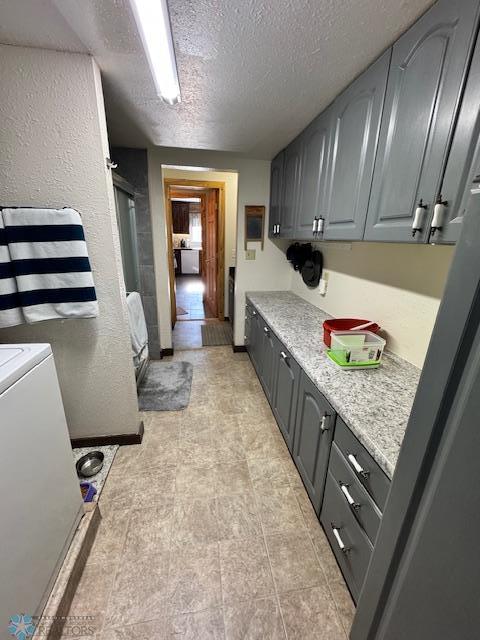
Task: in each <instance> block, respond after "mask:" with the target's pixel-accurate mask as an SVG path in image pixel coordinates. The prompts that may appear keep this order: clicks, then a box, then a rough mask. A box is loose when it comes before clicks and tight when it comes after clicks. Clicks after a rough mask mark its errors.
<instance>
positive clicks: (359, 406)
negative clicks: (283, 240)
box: [246, 291, 420, 478]
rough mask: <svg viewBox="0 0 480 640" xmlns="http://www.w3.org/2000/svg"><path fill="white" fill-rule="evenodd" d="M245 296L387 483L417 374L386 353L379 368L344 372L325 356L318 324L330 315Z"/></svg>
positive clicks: (269, 297) (289, 296) (282, 300)
mask: <svg viewBox="0 0 480 640" xmlns="http://www.w3.org/2000/svg"><path fill="white" fill-rule="evenodd" d="M246 295H247V299H248V300H250V302H251V303H252V304H253V305H254V306H255V308H256V309H257V311H258V312H259V313H260V314H261V315H262V316H263V318H264V319H265V321H266V322H267V323H268V324H269V325H270V327H271V329H272V330H273V331H274V332H275V333H276V335H277V336H278V338H279V339H280V340H281V341H282V342H283V343H284V345H285V346H286V348H287V349H288V350H289V351H290V353H291V354H292V356H293V357H294V358H295V360H296V361H297V362H298V364H299V365H300V366H301V367H302V369H303V370H304V371H305V373H306V374H307V375H308V376H309V378H310V379H311V380H312V381H313V382H314V383H315V385H316V386H317V387H318V388H319V389H320V391H321V392H322V393H323V394H324V396H325V397H326V398H327V399H328V401H329V402H330V403H331V405H332V406H333V408H334V409H335V410H336V411H337V413H339V414H340V416H341V417H342V418H343V419H344V421H345V422H346V424H347V425H348V426H349V427H350V429H351V430H352V431H353V433H354V434H355V435H356V436H357V438H358V439H359V440H360V442H361V443H362V444H363V445H364V446H365V447H366V449H368V451H369V452H370V453H371V455H372V456H373V457H374V458H375V460H376V461H377V462H378V464H379V465H380V467H381V468H382V469H383V470H384V471H385V473H386V474H387V476H388V477H389V478H391V477H392V476H393V472H394V470H395V465H396V462H397V458H398V453H399V451H400V446H401V444H402V440H403V436H404V433H405V429H406V427H407V422H408V418H409V415H410V411H411V408H412V403H413V398H414V396H415V392H416V389H417V386H418V381H419V377H420V369H418V368H417V367H415V366H414V365H413V364H410V363H409V362H407V361H406V360H403V359H402V358H400V357H398V356H396V355H394V354H393V353H390V352H389V351H388V350H385V351H384V353H383V358H382V364H381V365H380V367H379V368H378V369H371V370H365V369H362V370H358V371H344V370H342V369H340V368H339V367H338V366H337V365H335V364H334V363H333V362H331V361H330V360H329V359H328V358H327V355H326V353H325V351H326V347H325V345H324V343H323V321H324V320H326V319H328V318H330V317H331V316H329V315H328V314H327V313H325V312H324V311H322V310H321V309H318V308H317V307H315V306H313V305H312V304H310V303H309V302H306V301H305V300H303V299H302V298H300V297H299V296H297V295H295V294H294V293H291V292H289V291H265V292H264V291H262V292H249V293H247V294H246Z"/></svg>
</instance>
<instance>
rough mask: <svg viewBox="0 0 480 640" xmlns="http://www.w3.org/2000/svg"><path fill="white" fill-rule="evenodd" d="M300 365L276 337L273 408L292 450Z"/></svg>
mask: <svg viewBox="0 0 480 640" xmlns="http://www.w3.org/2000/svg"><path fill="white" fill-rule="evenodd" d="M300 371H301V369H300V366H299V365H298V363H297V362H296V361H295V360H294V359H293V358H292V356H291V355H290V354H289V352H288V351H287V350H286V349H285V347H284V346H283V344H282V343H281V342H280V340H278V338H276V337H274V378H275V381H274V390H273V395H272V403H271V404H272V410H273V413H274V415H275V418H276V420H277V424H278V426H279V429H280V431H281V432H282V435H283V437H284V439H285V442H286V443H287V446H288V449H289V450H290V452H291V451H292V450H293V436H294V432H295V413H296V409H297V399H298V385H299V382H300Z"/></svg>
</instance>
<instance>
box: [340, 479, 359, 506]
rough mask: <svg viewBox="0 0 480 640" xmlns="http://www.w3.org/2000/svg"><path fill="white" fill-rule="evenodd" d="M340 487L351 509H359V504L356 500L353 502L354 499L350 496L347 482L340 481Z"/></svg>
mask: <svg viewBox="0 0 480 640" xmlns="http://www.w3.org/2000/svg"><path fill="white" fill-rule="evenodd" d="M340 488H341V490H342V493H343V495H344V496H345V498H346V499H347V502H348V504H349V505H350V506H351V507H352V509H360V504H359V503H358V502H355V500H354V499H353V498H352V494H351V493H350V491H349V490H348V484H342V483H340Z"/></svg>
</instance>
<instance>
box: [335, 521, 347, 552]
mask: <svg viewBox="0 0 480 640" xmlns="http://www.w3.org/2000/svg"><path fill="white" fill-rule="evenodd" d="M332 533H333V535H334V536H335V540H336V541H337V544H338V547H339V549H340V551H341V552H342V553H348V551H350V549H349V548H348V547H346V546H345V543H344V542H343V540H342V538H341V536H340V532H339V530H338V529H337V527H336V526H335V525H334V524H332Z"/></svg>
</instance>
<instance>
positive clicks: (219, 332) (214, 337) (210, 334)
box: [201, 322, 233, 347]
mask: <svg viewBox="0 0 480 640" xmlns="http://www.w3.org/2000/svg"><path fill="white" fill-rule="evenodd" d="M201 329H202V345H203V346H204V347H219V346H221V345H224V344H232V342H233V337H232V327H231V326H230V323H229V322H207V323H205V324H202V326H201Z"/></svg>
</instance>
